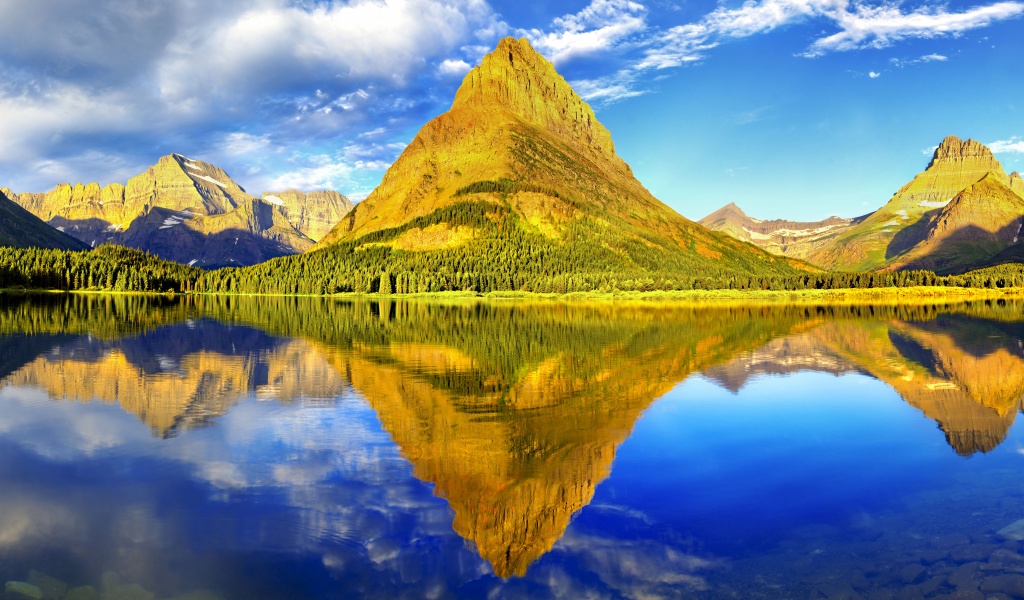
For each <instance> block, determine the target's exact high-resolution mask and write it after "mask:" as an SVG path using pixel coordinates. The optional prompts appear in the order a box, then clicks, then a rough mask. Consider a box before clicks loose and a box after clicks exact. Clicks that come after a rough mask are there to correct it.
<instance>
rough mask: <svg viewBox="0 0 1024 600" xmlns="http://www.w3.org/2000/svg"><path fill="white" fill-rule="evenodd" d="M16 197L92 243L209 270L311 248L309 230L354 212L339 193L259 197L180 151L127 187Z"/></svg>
mask: <svg viewBox="0 0 1024 600" xmlns="http://www.w3.org/2000/svg"><path fill="white" fill-rule="evenodd" d="M9 195H10V196H11V197H12V199H13V200H14V201H15V202H17V203H19V204H20V205H21V206H22V207H24V208H25V209H26V210H28V211H30V212H31V213H33V214H34V215H36V216H37V217H39V218H40V219H43V220H44V221H46V222H47V223H49V224H50V225H52V226H53V227H56V228H57V229H59V230H60V231H63V232H65V233H67V234H68V235H70V236H72V237H74V238H76V239H78V240H80V241H82V242H84V244H85V245H86V246H96V245H98V244H102V243H114V244H119V245H123V246H130V247H132V248H139V249H141V250H147V251H149V252H152V253H153V254H156V255H157V256H159V257H161V258H165V259H168V260H173V261H176V262H180V263H185V264H195V265H197V266H202V267H207V268H214V267H219V266H227V265H251V264H255V263H258V262H262V261H265V260H268V259H270V258H273V257H276V256H284V255H288V254H295V253H298V252H303V251H305V250H306V249H308V248H309V247H311V246H312V245H313V243H314V240H313V239H311V237H309V236H307V235H306V233H307V232H309V233H313V234H320V235H322V232H323V231H324V230H325V228H328V227H329V226H330V225H333V224H334V223H336V222H337V220H338V219H340V218H341V216H342V215H343V214H344V213H345V212H347V210H349V209H351V203H350V202H349V201H348V199H347V198H345V197H344V196H341V195H340V194H337V193H336V192H314V193H311V194H308V195H307V194H304V193H302V192H297V191H295V190H290V191H288V192H281V193H280V194H278V195H274V194H268V195H266V196H265V197H264V198H262V199H260V198H256V197H254V196H252V195H250V194H248V193H247V192H246V191H245V190H244V189H242V187H241V186H239V185H238V184H237V183H235V182H234V180H232V179H231V178H230V177H229V176H228V174H227V173H225V172H224V171H223V170H222V169H220V168H218V167H216V166H215V165H211V164H209V163H205V162H202V161H199V160H192V159H189V158H186V157H184V156H181V155H180V154H172V155H169V156H164V157H162V158H160V160H159V161H158V162H157V164H155V165H153V166H152V167H150V168H149V169H147V170H146V172H145V173H142V174H140V175H137V176H135V177H133V178H131V179H130V180H129V181H128V183H127V185H122V184H119V183H113V184H110V185H108V186H106V187H104V188H100V186H99V184H96V183H91V184H88V185H82V184H76V185H70V184H61V185H58V186H57V187H56V188H55V189H54V190H53V191H50V192H47V193H45V194H31V193H23V194H17V195H15V194H9ZM329 219H334V221H333V222H332V223H331V224H330V225H326V224H325V221H326V220H329Z"/></svg>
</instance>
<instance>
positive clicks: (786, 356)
mask: <svg viewBox="0 0 1024 600" xmlns="http://www.w3.org/2000/svg"><path fill="white" fill-rule="evenodd" d="M1018 318H1019V317H1018ZM797 371H821V372H827V373H832V374H836V375H839V374H843V373H854V372H859V373H865V374H868V375H870V376H872V377H875V378H876V379H879V380H881V381H884V382H885V383H887V384H889V385H890V386H891V387H892V388H893V389H894V390H896V392H897V393H898V394H899V395H900V396H901V397H902V398H903V399H904V400H905V401H906V402H907V403H908V404H910V405H911V406H914V407H915V408H917V409H919V410H920V411H921V412H922V413H924V415H925V416H927V417H928V418H930V419H933V420H934V421H935V422H936V423H937V424H938V426H939V428H940V429H942V431H943V432H944V433H945V436H946V441H947V442H948V443H949V445H950V446H951V447H952V448H953V449H954V450H955V451H956V452H957V453H958V454H961V455H964V456H969V455H971V454H974V453H975V452H988V451H990V450H992V449H993V448H995V447H996V446H998V445H999V444H1000V443H1001V442H1002V441H1003V440H1004V439H1005V438H1006V434H1007V431H1008V430H1009V428H1010V426H1011V425H1012V424H1013V421H1014V418H1015V417H1016V414H1017V412H1018V411H1019V410H1021V403H1022V401H1024V323H1022V322H1020V321H1017V322H1007V321H997V320H988V319H980V318H976V317H971V316H965V315H940V316H938V317H935V318H934V319H929V320H920V321H918V320H897V319H893V320H870V321H869V320H856V321H851V320H829V321H822V322H820V323H819V324H817V325H816V326H814V327H812V328H810V329H808V330H807V331H805V332H802V333H798V334H794V335H791V336H787V337H785V338H782V339H779V340H774V341H772V342H771V343H769V344H768V345H766V346H764V347H763V348H760V349H758V350H755V351H753V352H750V353H746V354H744V355H743V356H741V357H739V358H737V359H736V360H733V361H731V362H729V363H726V364H722V365H718V366H715V367H713V368H710V369H706V370H705V371H704V375H705V376H707V377H708V378H709V379H712V380H714V381H717V382H719V383H721V384H722V385H723V386H725V387H727V388H729V389H731V390H733V391H737V390H739V389H740V388H741V387H742V386H743V385H745V384H746V383H747V381H749V379H750V378H751V377H755V376H759V375H762V374H786V373H793V372H797Z"/></svg>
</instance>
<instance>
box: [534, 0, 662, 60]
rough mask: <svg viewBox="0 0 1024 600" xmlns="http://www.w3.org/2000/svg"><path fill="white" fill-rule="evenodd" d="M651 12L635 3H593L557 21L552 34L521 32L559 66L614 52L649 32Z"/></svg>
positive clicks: (613, 0) (621, 0)
mask: <svg viewBox="0 0 1024 600" xmlns="http://www.w3.org/2000/svg"><path fill="white" fill-rule="evenodd" d="M646 14H647V9H645V8H644V6H643V5H642V4H639V3H637V2H632V1H631V0H592V2H591V3H590V4H589V5H588V6H586V7H585V8H584V9H583V10H581V11H579V12H578V13H575V14H568V15H564V16H562V17H559V18H557V19H555V20H554V21H553V22H552V23H551V30H550V31H541V30H539V29H530V30H520V32H519V33H520V35H522V36H524V37H526V38H528V39H529V40H530V42H531V43H532V44H533V46H534V47H535V48H537V50H539V51H540V52H542V53H543V54H544V55H545V56H547V57H548V58H549V59H550V60H551V62H553V63H555V64H556V65H557V64H559V63H561V62H564V61H567V60H570V59H572V58H576V57H579V56H587V55H591V54H596V53H599V52H603V51H606V50H610V49H612V48H614V47H616V46H618V45H620V44H622V43H623V42H624V41H625V40H627V39H628V38H629V37H630V36H632V35H635V34H638V33H640V32H643V31H644V30H646V29H647V23H646V21H645V17H646Z"/></svg>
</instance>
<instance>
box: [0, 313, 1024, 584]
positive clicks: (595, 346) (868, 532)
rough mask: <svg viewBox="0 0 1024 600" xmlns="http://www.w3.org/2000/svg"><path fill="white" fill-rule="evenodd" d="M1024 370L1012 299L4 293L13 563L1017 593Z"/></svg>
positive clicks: (1, 554) (5, 478)
mask: <svg viewBox="0 0 1024 600" xmlns="http://www.w3.org/2000/svg"><path fill="white" fill-rule="evenodd" d="M1022 395H1024V304H1020V303H1015V302H1007V301H999V302H994V301H990V302H975V303H954V304H945V305H925V306H835V307H826V306H806V307H805V306H798V307H781V306H780V307H717V308H716V307H707V308H700V307H687V306H682V305H676V306H673V305H644V304H640V303H636V304H631V305H615V304H610V303H607V304H582V303H576V304H573V303H558V302H482V301H481V302H475V301H451V302H427V301H408V302H402V301H379V302H378V301H373V300H369V299H366V300H331V299H310V298H240V297H223V298H221V297H198V298H146V297H137V296H95V295H93V296H64V295H46V296H36V297H33V296H10V295H3V296H0V581H4V582H8V581H9V582H12V583H10V584H8V588H9V589H23V590H29V589H30V588H27V587H24V586H23V584H22V583H14V582H24V583H27V584H31V585H34V586H35V588H38V589H39V591H41V592H42V593H43V594H44V596H45V597H47V598H54V599H61V598H67V599H68V600H86V599H88V598H94V599H95V598H101V597H102V598H104V599H109V600H115V599H116V600H135V599H139V600H142V599H151V598H178V599H180V600H184V599H189V600H215V599H218V598H223V599H234V598H239V599H264V598H266V599H270V598H275V599H276V598H296V599H305V598H309V599H335V598H338V599H341V598H584V597H587V598H830V599H831V598H848V599H853V598H865V599H867V598H871V599H874V598H901V599H902V598H962V599H974V598H978V599H984V598H986V597H988V598H1007V597H1024V556H1022V550H1024V548H1022V545H1021V540H1022V539H1024V521H1022V519H1024V430H1022V429H1021V427H1019V426H1017V425H1016V424H1015V418H1016V416H1017V413H1018V412H1019V411H1020V410H1021V401H1022ZM19 585H22V586H23V587H20V588H19V587H17V586H19ZM12 586H14V587H12ZM35 588H31V589H35ZM13 593H14V592H11V591H9V592H8V597H12V596H11V594H13Z"/></svg>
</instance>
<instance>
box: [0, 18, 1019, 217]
mask: <svg viewBox="0 0 1024 600" xmlns="http://www.w3.org/2000/svg"><path fill="white" fill-rule="evenodd" d="M0 23H4V24H5V28H4V29H5V41H4V43H3V44H2V45H0V140H2V143H0V186H4V187H10V188H12V189H14V190H15V191H45V190H48V189H52V188H53V187H54V185H55V184H57V183H60V182H65V181H67V182H72V183H74V182H78V181H82V182H90V181H99V182H100V183H101V184H106V183H110V182H114V181H121V182H124V181H126V180H127V179H128V177H130V176H132V175H134V174H137V173H139V172H141V171H143V170H144V169H145V168H146V167H147V166H148V165H150V164H153V163H154V162H155V161H156V159H157V158H158V157H159V156H161V155H164V154H168V153H171V152H178V153H181V154H185V155H187V156H190V157H193V158H199V159H202V160H206V161H208V162H213V163H215V164H217V165H219V166H221V167H223V168H224V169H225V170H226V171H227V172H228V173H229V174H230V175H231V176H232V177H233V178H234V179H235V180H236V181H238V182H239V183H240V184H241V185H242V186H243V187H245V188H246V189H247V190H249V191H250V192H253V193H257V194H258V193H260V192H264V191H272V190H278V189H282V188H285V187H298V188H300V189H307V190H309V189H322V188H331V189H336V190H338V191H340V192H342V193H344V194H347V195H350V196H352V197H354V198H362V197H364V196H365V195H366V194H368V193H369V192H370V191H371V190H372V189H373V188H374V187H375V186H376V185H377V183H379V181H380V179H381V177H382V175H383V173H384V170H385V169H386V168H387V166H388V165H389V164H390V163H391V162H392V161H393V160H394V159H395V158H396V157H397V156H398V154H399V153H400V152H401V151H402V149H403V148H404V146H405V145H406V144H407V143H408V142H409V141H410V140H411V139H412V137H413V136H414V135H415V133H416V131H417V130H418V129H419V128H420V127H421V126H422V125H423V123H425V122H426V121H427V120H429V119H430V118H432V117H434V116H436V115H437V114H440V113H442V112H444V111H445V110H447V108H448V107H449V106H450V104H451V100H452V97H453V96H454V94H455V91H456V89H458V85H459V83H460V82H461V78H462V75H463V74H464V73H465V72H466V70H468V69H469V68H470V67H471V66H472V65H474V64H476V63H477V62H478V61H479V59H480V57H481V56H483V55H484V54H485V53H487V52H488V51H489V50H490V49H492V48H493V47H494V45H495V44H496V43H497V41H498V39H500V38H501V37H503V36H506V35H513V36H517V37H527V38H528V39H530V40H531V41H532V43H533V44H534V47H535V48H537V49H538V50H539V51H541V52H542V53H543V54H544V55H545V56H547V57H548V58H549V59H551V60H552V61H554V62H555V64H556V66H557V67H558V69H559V71H560V72H561V73H562V74H563V75H565V77H566V79H568V80H569V81H570V82H572V83H573V85H574V86H575V87H576V89H577V91H578V92H580V94H581V95H583V96H584V97H585V98H587V99H588V100H589V101H590V102H591V104H592V105H593V106H594V107H595V109H596V111H597V115H598V118H599V119H600V120H601V121H602V122H603V123H604V124H605V125H606V126H607V127H608V129H609V130H610V131H611V132H612V136H613V139H614V140H615V143H616V147H617V149H618V151H619V154H620V155H621V156H622V157H623V158H624V159H625V160H626V161H627V162H628V163H630V165H631V166H632V167H633V170H634V172H635V173H636V175H637V177H638V178H639V179H640V181H641V182H642V183H644V184H645V185H646V186H647V187H648V188H649V189H650V190H651V191H652V192H653V193H654V194H655V195H656V196H657V197H658V198H660V199H662V200H663V201H665V202H666V203H668V204H669V205H670V206H672V207H673V208H675V209H676V210H678V211H679V212H681V213H682V214H684V215H686V216H687V217H690V218H693V219H697V218H700V217H702V216H704V215H705V214H707V213H709V212H711V211H712V210H714V209H716V208H718V207H719V206H721V205H723V204H725V203H727V202H736V203H738V204H739V205H740V206H741V207H743V208H744V209H745V210H746V211H747V212H748V213H749V214H751V215H752V216H755V217H759V218H774V217H780V218H790V219H818V218H823V217H826V216H828V215H831V214H838V215H841V216H855V215H859V214H864V213H866V212H870V211H871V210H874V209H875V208H877V207H879V206H881V205H882V204H883V203H884V202H885V201H886V200H888V198H889V197H890V196H891V195H892V194H893V193H894V192H895V191H896V190H897V189H898V188H899V187H900V186H902V185H903V184H904V183H905V182H906V181H908V180H909V179H910V178H911V177H912V176H913V175H914V174H916V173H917V172H919V171H920V170H922V169H923V168H924V167H925V165H926V164H927V162H928V158H929V156H928V154H929V149H930V148H932V147H934V146H935V145H937V144H938V143H939V141H941V139H942V138H943V137H945V136H946V135H949V134H955V135H959V136H961V137H964V138H967V137H971V138H974V139H977V140H979V141H981V142H983V143H986V144H989V145H990V146H991V147H992V148H993V150H995V151H996V152H997V157H998V158H999V159H1000V160H1001V161H1002V162H1003V165H1004V166H1005V167H1006V168H1007V170H1008V171H1012V170H1024V75H1022V69H1021V68H1022V60H1021V59H1022V58H1024V35H1021V34H1022V33H1024V1H1018V0H1014V1H992V0H979V1H976V2H974V1H972V2H948V3H934V2H929V3H924V2H918V1H916V0H907V1H904V2H899V1H897V0H890V1H887V2H883V1H878V0H761V1H748V2H745V3H744V2H737V1H732V0H729V1H714V0H708V1H690V0H676V1H672V0H649V1H642V0H636V1H633V0H590V1H587V0H580V1H572V2H561V3H539V2H537V3H530V2H511V1H504V0H501V1H499V0H492V1H490V2H488V1H486V0H447V1H442V0H351V1H349V2H337V1H334V2H332V1H329V0H292V1H289V0H159V1H157V0H118V1H116V2H115V1H110V2H102V3H93V2H85V1H84V0H48V1H47V2H38V0H5V1H4V2H3V3H2V4H0Z"/></svg>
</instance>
